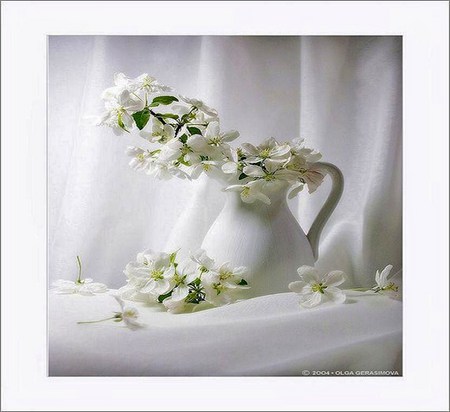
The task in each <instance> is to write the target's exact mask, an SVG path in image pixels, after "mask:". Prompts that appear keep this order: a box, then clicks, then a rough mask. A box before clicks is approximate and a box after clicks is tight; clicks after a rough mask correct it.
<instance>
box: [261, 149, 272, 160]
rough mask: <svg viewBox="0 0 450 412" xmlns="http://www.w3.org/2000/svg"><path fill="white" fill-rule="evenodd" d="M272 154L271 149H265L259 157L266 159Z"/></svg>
mask: <svg viewBox="0 0 450 412" xmlns="http://www.w3.org/2000/svg"><path fill="white" fill-rule="evenodd" d="M270 152H271V149H264V150H262V151H261V153H260V154H259V155H260V156H261V157H262V158H264V159H265V158H266V157H269V156H270Z"/></svg>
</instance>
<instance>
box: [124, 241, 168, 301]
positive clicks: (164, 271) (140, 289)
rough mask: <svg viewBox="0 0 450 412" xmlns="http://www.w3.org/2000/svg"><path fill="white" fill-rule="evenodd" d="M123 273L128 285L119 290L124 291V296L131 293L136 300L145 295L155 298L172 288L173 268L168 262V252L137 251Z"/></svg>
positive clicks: (151, 298)
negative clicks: (136, 254) (134, 259)
mask: <svg viewBox="0 0 450 412" xmlns="http://www.w3.org/2000/svg"><path fill="white" fill-rule="evenodd" d="M124 273H125V275H126V276H127V278H128V285H127V286H125V287H124V288H122V289H121V292H122V293H123V292H125V295H124V296H125V297H128V298H129V297H130V296H131V295H132V296H133V298H135V299H136V300H143V298H144V296H146V297H147V298H148V299H150V300H156V299H157V298H158V296H160V295H164V294H165V293H167V292H169V291H170V290H171V289H172V281H173V276H174V275H175V269H174V267H173V265H171V264H170V255H169V254H167V253H162V252H161V253H154V252H153V251H151V250H147V251H145V252H142V253H139V254H138V256H137V259H136V261H134V262H130V263H128V264H127V266H126V267H125V270H124ZM130 290H131V292H132V293H131V295H130Z"/></svg>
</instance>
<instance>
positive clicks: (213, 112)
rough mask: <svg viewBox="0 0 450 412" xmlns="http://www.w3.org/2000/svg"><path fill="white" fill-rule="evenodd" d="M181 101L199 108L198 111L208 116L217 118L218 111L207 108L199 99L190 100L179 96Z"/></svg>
mask: <svg viewBox="0 0 450 412" xmlns="http://www.w3.org/2000/svg"><path fill="white" fill-rule="evenodd" d="M179 97H180V99H181V100H182V101H183V102H185V103H187V104H189V105H191V106H194V107H195V108H197V109H198V110H200V111H201V112H203V113H205V114H206V115H208V116H211V117H214V118H215V117H217V110H215V109H212V108H211V107H209V106H207V105H206V104H205V103H204V102H203V101H202V100H198V99H190V98H188V97H185V96H182V95H179Z"/></svg>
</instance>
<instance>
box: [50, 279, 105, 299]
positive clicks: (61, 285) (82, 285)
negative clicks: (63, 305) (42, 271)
mask: <svg viewBox="0 0 450 412" xmlns="http://www.w3.org/2000/svg"><path fill="white" fill-rule="evenodd" d="M52 286H53V287H54V289H53V291H54V292H56V293H58V294H63V295H65V294H75V293H78V294H80V295H85V296H93V295H95V294H97V293H104V292H106V291H108V287H107V286H106V285H105V284H103V283H98V282H94V281H93V280H92V279H90V278H86V279H81V280H79V281H78V280H77V281H75V282H73V281H71V280H64V279H58V280H57V281H55V282H54V283H53V285H52Z"/></svg>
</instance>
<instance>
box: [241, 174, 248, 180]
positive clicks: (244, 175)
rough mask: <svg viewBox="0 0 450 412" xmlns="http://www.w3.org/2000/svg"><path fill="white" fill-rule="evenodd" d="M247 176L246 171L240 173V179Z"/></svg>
mask: <svg viewBox="0 0 450 412" xmlns="http://www.w3.org/2000/svg"><path fill="white" fill-rule="evenodd" d="M246 177H247V175H246V174H245V173H241V174H240V175H239V180H242V179H245V178H246Z"/></svg>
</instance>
